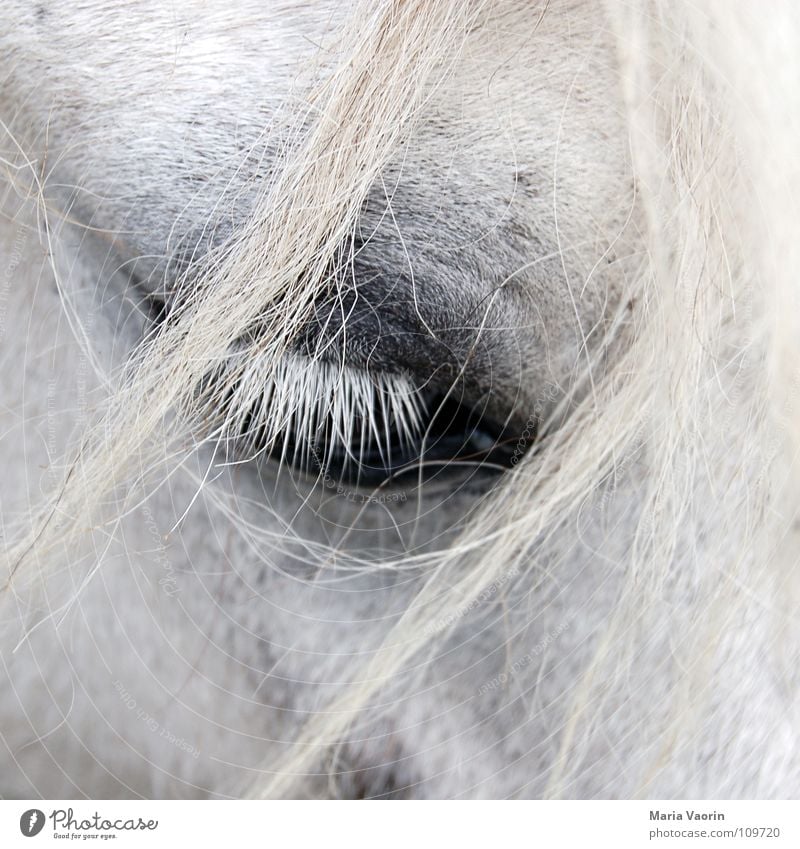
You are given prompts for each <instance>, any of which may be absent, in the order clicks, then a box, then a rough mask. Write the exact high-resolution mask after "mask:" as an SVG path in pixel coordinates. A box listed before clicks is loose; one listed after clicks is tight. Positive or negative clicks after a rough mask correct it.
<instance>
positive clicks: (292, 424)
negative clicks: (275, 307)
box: [222, 354, 425, 473]
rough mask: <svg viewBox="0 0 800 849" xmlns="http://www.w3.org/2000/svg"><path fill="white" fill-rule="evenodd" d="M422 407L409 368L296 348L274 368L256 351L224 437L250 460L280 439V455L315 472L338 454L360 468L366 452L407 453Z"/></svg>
mask: <svg viewBox="0 0 800 849" xmlns="http://www.w3.org/2000/svg"><path fill="white" fill-rule="evenodd" d="M424 412H425V403H424V400H423V399H422V398H421V396H420V393H419V390H418V389H417V388H416V387H415V386H414V384H413V383H412V381H411V379H410V378H409V377H408V376H407V375H405V374H388V373H385V372H368V371H364V370H360V369H355V368H351V367H349V366H340V365H336V364H334V363H329V362H324V361H314V360H310V359H306V358H304V357H300V356H297V355H294V354H286V355H284V357H282V358H281V360H280V362H279V363H278V366H277V367H274V366H270V365H269V364H268V360H267V359H266V358H262V357H255V358H252V359H250V361H249V362H247V363H246V364H245V365H244V367H243V369H242V370H241V372H240V373H239V375H238V376H237V379H236V382H235V384H233V385H231V386H230V388H229V390H228V396H227V403H226V414H225V421H224V424H223V426H222V438H223V440H224V441H231V442H233V443H235V444H237V445H238V448H237V453H241V452H242V449H244V452H245V454H246V455H247V456H248V458H250V459H252V458H253V457H254V456H258V455H261V454H270V453H273V452H274V451H275V450H276V448H277V447H279V446H282V449H281V450H282V453H281V461H282V462H285V461H288V462H292V463H294V464H297V465H300V466H301V467H302V468H305V469H308V470H309V471H314V470H315V469H316V470H317V471H319V472H321V473H322V472H324V471H325V470H326V469H327V466H328V464H329V462H330V460H331V458H332V457H333V456H334V455H336V454H337V453H338V454H343V455H344V465H345V466H347V465H348V464H353V466H354V467H355V468H358V466H359V465H360V464H361V462H362V460H363V456H364V452H365V451H374V450H375V449H377V451H378V452H379V454H380V457H381V460H382V462H383V464H384V465H385V467H386V468H391V467H392V453H393V450H394V451H395V452H396V451H397V450H398V449H399V450H401V451H403V452H405V451H407V450H408V449H409V448H410V446H411V445H412V444H413V443H414V442H415V441H418V440H419V438H420V435H421V433H422V421H423V414H424ZM287 437H288V438H287ZM290 440H291V443H292V445H291V446H290V445H289V441H290ZM354 446H358V450H357V452H355V451H354Z"/></svg>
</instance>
